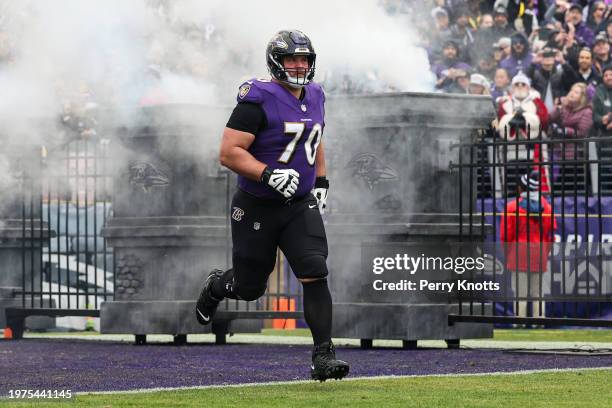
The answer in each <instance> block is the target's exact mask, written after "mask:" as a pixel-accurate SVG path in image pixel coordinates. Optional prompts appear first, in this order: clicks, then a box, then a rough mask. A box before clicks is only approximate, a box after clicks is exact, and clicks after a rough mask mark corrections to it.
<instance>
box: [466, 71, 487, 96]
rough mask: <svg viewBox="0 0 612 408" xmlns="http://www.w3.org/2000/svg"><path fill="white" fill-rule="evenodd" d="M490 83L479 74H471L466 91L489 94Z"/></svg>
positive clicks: (474, 93) (475, 93) (471, 93)
mask: <svg viewBox="0 0 612 408" xmlns="http://www.w3.org/2000/svg"><path fill="white" fill-rule="evenodd" d="M490 87H491V84H490V83H489V81H488V80H487V78H485V77H484V75H481V74H472V75H471V76H470V85H469V89H468V93H469V94H470V95H491V93H490V91H489V89H490Z"/></svg>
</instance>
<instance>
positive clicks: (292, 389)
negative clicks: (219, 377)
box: [5, 369, 612, 408]
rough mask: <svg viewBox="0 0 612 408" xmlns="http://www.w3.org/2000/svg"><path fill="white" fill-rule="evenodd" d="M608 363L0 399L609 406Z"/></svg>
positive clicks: (288, 406) (108, 403) (292, 407)
mask: <svg viewBox="0 0 612 408" xmlns="http://www.w3.org/2000/svg"><path fill="white" fill-rule="evenodd" d="M611 378H612V369H609V370H608V369H607V370H581V371H573V372H556V373H534V374H524V375H482V376H453V377H411V378H394V379H373V380H356V381H332V382H326V383H316V382H312V383H298V384H289V385H288V384H279V385H266V386H248V387H240V388H236V387H225V388H211V389H200V390H181V391H160V392H151V393H139V394H112V395H85V396H77V397H76V398H74V399H73V400H71V401H58V402H46V401H43V400H38V401H31V402H29V403H26V402H23V403H22V402H5V404H6V405H8V406H14V407H25V406H32V407H57V406H60V405H65V406H78V407H109V408H111V407H112V408H115V407H116V408H123V407H234V408H240V407H269V408H274V407H278V408H296V407H334V408H335V407H349V406H350V407H413V406H414V407H520V408H525V407H529V408H536V407H607V408H609V407H610V403H611V401H612V387H611V386H610V379H611Z"/></svg>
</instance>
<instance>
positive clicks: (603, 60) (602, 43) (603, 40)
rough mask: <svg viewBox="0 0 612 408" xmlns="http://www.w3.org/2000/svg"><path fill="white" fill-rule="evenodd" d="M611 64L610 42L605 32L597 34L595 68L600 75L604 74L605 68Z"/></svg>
mask: <svg viewBox="0 0 612 408" xmlns="http://www.w3.org/2000/svg"><path fill="white" fill-rule="evenodd" d="M608 64H610V43H609V42H608V37H607V36H606V34H605V33H604V32H601V33H599V34H597V36H596V37H595V43H594V44H593V68H595V71H596V72H597V74H598V75H599V76H601V75H603V68H604V67H605V66H606V65H608Z"/></svg>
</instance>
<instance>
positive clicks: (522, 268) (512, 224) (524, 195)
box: [499, 170, 557, 316]
mask: <svg viewBox="0 0 612 408" xmlns="http://www.w3.org/2000/svg"><path fill="white" fill-rule="evenodd" d="M539 174H540V173H539V172H538V171H535V170H534V171H531V172H530V173H529V174H524V175H523V176H522V177H521V179H520V183H519V189H518V193H519V194H518V197H517V198H516V199H514V200H512V201H510V202H509V203H508V204H507V205H506V209H505V212H504V213H503V214H502V215H501V222H500V228H499V240H500V241H501V242H503V243H505V245H504V252H505V259H506V270H507V271H509V272H510V273H511V280H512V291H513V292H514V296H515V297H517V298H519V297H520V298H525V297H527V298H529V299H533V300H537V298H539V297H541V296H542V295H543V292H542V291H541V285H540V283H541V282H543V281H544V280H545V279H542V276H541V274H542V273H544V272H546V271H547V269H548V256H549V255H550V252H551V250H552V243H553V241H554V235H553V234H554V231H555V229H556V228H557V221H556V219H554V217H553V215H552V209H551V206H550V204H549V202H548V200H546V198H545V197H544V196H543V195H542V194H541V192H540V188H541V182H540V177H539ZM516 304H517V310H516V315H517V316H527V313H526V311H527V302H526V301H518V302H517V303H516ZM536 309H537V310H536ZM540 312H542V311H541V310H540V308H539V302H534V304H533V315H534V316H541V314H540Z"/></svg>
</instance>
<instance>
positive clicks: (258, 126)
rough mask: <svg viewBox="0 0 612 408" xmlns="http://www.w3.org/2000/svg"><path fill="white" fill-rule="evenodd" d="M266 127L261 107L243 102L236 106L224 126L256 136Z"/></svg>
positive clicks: (264, 115)
mask: <svg viewBox="0 0 612 408" xmlns="http://www.w3.org/2000/svg"><path fill="white" fill-rule="evenodd" d="M266 125H267V121H266V114H265V112H264V110H263V108H262V107H261V105H257V104H254V103H248V102H243V103H239V104H237V105H236V107H235V108H234V111H233V112H232V115H231V116H230V118H229V120H228V121H227V124H226V125H225V126H226V127H228V128H230V129H235V130H239V131H241V132H247V133H251V134H253V135H257V133H259V131H261V130H262V129H263V128H264V127H266Z"/></svg>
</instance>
